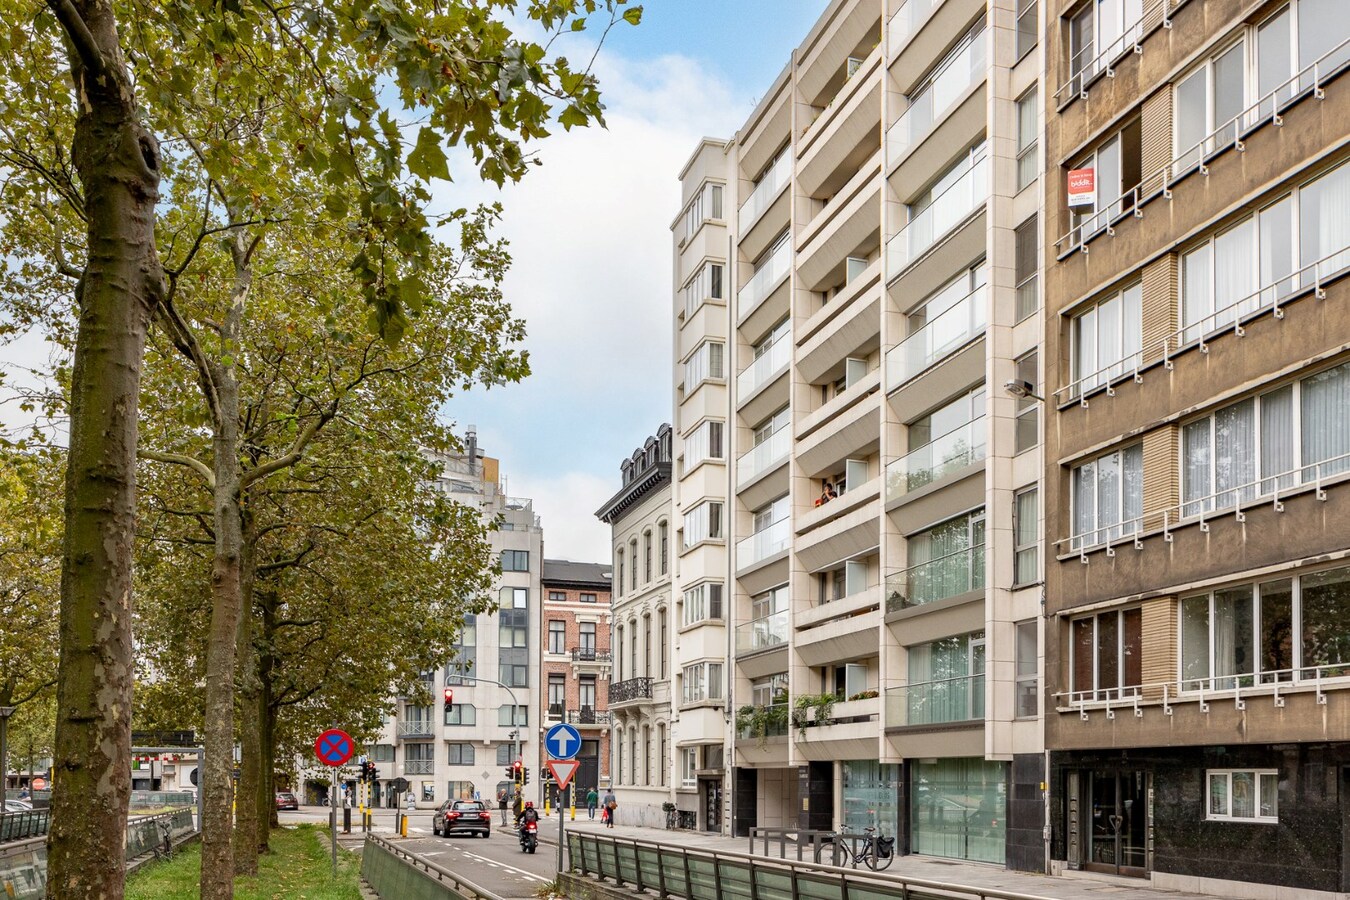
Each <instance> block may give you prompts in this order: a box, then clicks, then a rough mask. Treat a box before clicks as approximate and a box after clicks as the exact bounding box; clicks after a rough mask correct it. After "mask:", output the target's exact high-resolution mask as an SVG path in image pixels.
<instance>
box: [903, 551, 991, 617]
mask: <svg viewBox="0 0 1350 900" xmlns="http://www.w3.org/2000/svg"><path fill="white" fill-rule="evenodd" d="M983 587H984V544H979V545H977V546H975V547H970V548H967V549H965V550H958V551H956V552H955V553H949V554H947V555H946V556H939V557H938V558H937V559H930V560H928V561H927V562H921V563H917V564H916V565H913V566H910V567H909V568H908V569H905V570H904V571H902V572H897V573H895V574H893V575H890V576H888V577H887V578H886V612H888V613H891V612H897V611H899V610H902V609H910V608H912V607H915V606H922V605H924V604H926V603H936V602H937V601H938V600H945V599H947V598H948V597H955V596H957V595H958V594H964V593H966V592H967V591H975V590H980V589H982V588H983Z"/></svg>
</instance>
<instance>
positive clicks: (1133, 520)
mask: <svg viewBox="0 0 1350 900" xmlns="http://www.w3.org/2000/svg"><path fill="white" fill-rule="evenodd" d="M1143 514H1144V446H1143V444H1135V445H1134V446H1133V447H1127V448H1125V449H1124V450H1117V451H1116V452H1115V453H1108V454H1107V455H1105V456H1100V457H1098V458H1097V459H1094V460H1093V461H1092V462H1089V463H1084V464H1083V465H1081V466H1078V467H1077V468H1076V469H1074V470H1073V530H1074V533H1073V539H1072V541H1071V546H1072V547H1073V549H1075V550H1079V549H1082V548H1084V547H1090V546H1093V545H1094V544H1104V543H1107V542H1108V541H1113V540H1116V539H1117V538H1119V537H1122V536H1123V535H1127V534H1136V533H1138V532H1139V531H1140V528H1141V525H1142V524H1143V523H1142V521H1141V519H1142V517H1143Z"/></svg>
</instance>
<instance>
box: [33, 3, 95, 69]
mask: <svg viewBox="0 0 1350 900" xmlns="http://www.w3.org/2000/svg"><path fill="white" fill-rule="evenodd" d="M47 5H48V6H49V7H51V10H52V12H53V13H54V14H55V15H56V20H57V21H58V22H60V23H61V27H62V28H64V29H65V32H66V35H67V36H68V37H69V38H70V43H71V45H72V46H73V47H74V48H75V52H76V53H78V54H79V55H80V61H81V62H83V63H84V65H85V67H86V68H88V69H89V71H90V73H92V74H93V75H94V77H95V78H102V77H104V76H105V75H107V74H108V61H107V60H106V59H104V58H103V51H102V50H100V49H99V46H98V42H97V41H95V40H94V35H93V34H92V33H90V31H89V26H88V25H87V24H85V21H84V18H83V17H82V16H81V15H80V13H79V11H78V10H77V9H75V4H73V3H71V2H70V0H47Z"/></svg>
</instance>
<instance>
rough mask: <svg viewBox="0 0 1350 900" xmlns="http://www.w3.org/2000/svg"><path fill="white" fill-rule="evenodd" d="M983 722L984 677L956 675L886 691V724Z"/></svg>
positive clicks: (900, 725)
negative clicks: (981, 720)
mask: <svg viewBox="0 0 1350 900" xmlns="http://www.w3.org/2000/svg"><path fill="white" fill-rule="evenodd" d="M983 718H984V675H983V674H980V675H960V676H957V677H956V678H943V679H939V680H937V681H925V682H920V683H917V684H906V685H902V686H900V687H893V688H887V689H886V724H887V725H888V726H892V727H903V726H906V725H939V724H944V723H947V722H973V721H979V720H980V719H983Z"/></svg>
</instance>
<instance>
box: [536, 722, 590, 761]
mask: <svg viewBox="0 0 1350 900" xmlns="http://www.w3.org/2000/svg"><path fill="white" fill-rule="evenodd" d="M544 749H545V750H547V751H548V755H549V756H551V757H553V758H554V759H572V758H573V757H575V756H576V755H577V754H578V753H580V752H581V732H579V731H577V730H576V729H575V728H573V727H572V726H571V725H568V724H567V723H566V722H559V723H558V724H557V725H554V726H553V727H552V728H550V729H549V730H548V734H546V735H544Z"/></svg>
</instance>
